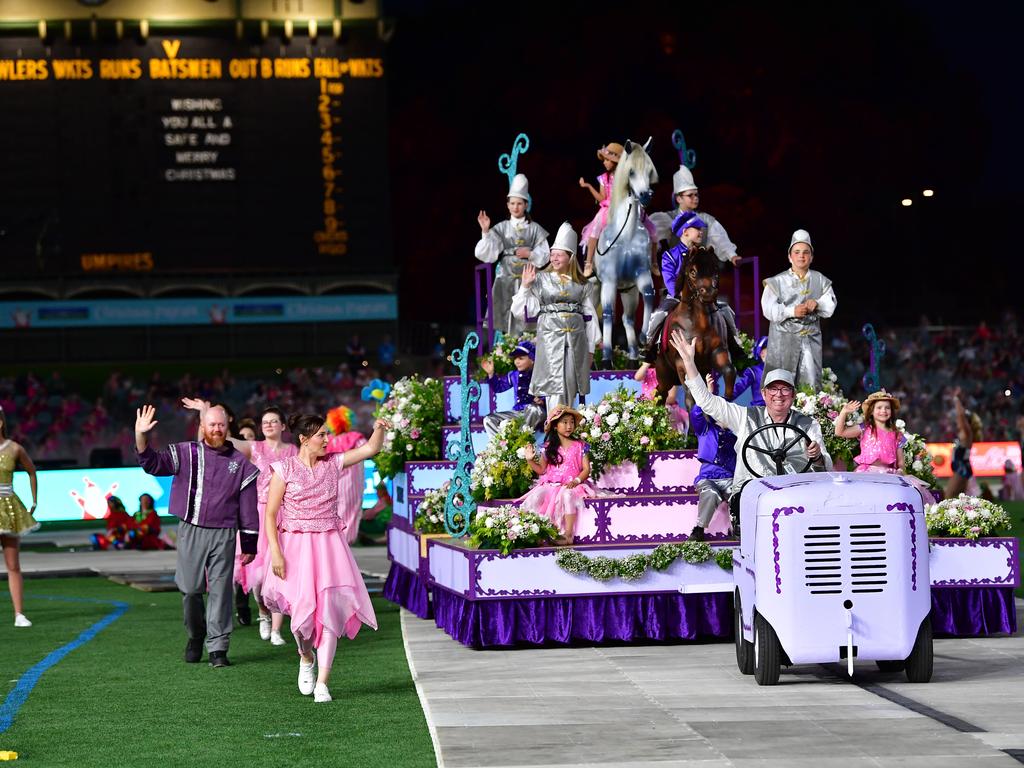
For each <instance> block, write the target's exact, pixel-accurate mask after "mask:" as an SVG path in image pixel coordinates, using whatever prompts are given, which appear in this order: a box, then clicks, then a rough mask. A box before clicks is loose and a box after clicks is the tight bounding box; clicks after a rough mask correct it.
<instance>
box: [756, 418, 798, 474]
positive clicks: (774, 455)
mask: <svg viewBox="0 0 1024 768" xmlns="http://www.w3.org/2000/svg"><path fill="white" fill-rule="evenodd" d="M769 429H782V430H783V431H785V430H787V429H788V430H790V431H792V432H796V437H794V438H793V439H792V440H790V441H789V442H787V443H784V444H783V445H782V447H781V448H775V449H769V448H759V447H757V446H756V445H751V442H752V441H753V439H754V438H755V437H757V436H758V435H760V434H761V433H762V432H767V431H768V430H769ZM801 440H805V441H806V442H807V443H810V442H811V438H810V436H809V435H808V434H807V433H806V432H804V431H803V430H802V429H801V428H800V427H798V426H797V425H796V424H790V423H789V422H787V421H784V422H781V423H779V424H775V423H771V424H762V425H761V426H760V427H758V428H757V429H755V430H754V431H753V432H751V433H750V434H749V435H747V439H746V440H744V441H743V447H742V448H741V449H740V455H741V456H742V457H743V466H745V467H746V468H747V471H748V472H750V474H751V475H753V476H754V477H757V478H761V477H764V475H761V474H758V472H757V471H756V470H755V469H754V468H753V467H751V466H750V462H749V461H747V450H748V449H749V450H751V451H757V452H758V453H763V454H765V455H766V456H768V457H769V458H771V459H772V461H774V462H775V472H776V474H779V475H784V474H786V469H785V467H783V465H782V462H784V461H785V460H786V457H787V456H788V455H789V452H790V450H792V448H793V446H794V445H796V444H797V443H799V442H800V441H801ZM804 459H805V462H804V465H803V466H802V467H801V468H800V470H799V471H798V472H797V473H796V474H798V475H802V474H803V473H804V472H806V471H808V470H809V469H810V468H811V464H813V463H814V461H813V460H812V459H811V458H810V457H809V456H806V455H805V456H804Z"/></svg>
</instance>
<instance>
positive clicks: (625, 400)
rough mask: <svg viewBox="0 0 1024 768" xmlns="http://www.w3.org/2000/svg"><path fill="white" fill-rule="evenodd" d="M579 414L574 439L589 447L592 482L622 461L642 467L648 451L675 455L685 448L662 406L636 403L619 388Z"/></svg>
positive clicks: (651, 401)
mask: <svg viewBox="0 0 1024 768" xmlns="http://www.w3.org/2000/svg"><path fill="white" fill-rule="evenodd" d="M580 413H581V414H582V415H583V418H582V419H581V420H580V423H579V424H577V425H576V437H578V438H579V439H581V440H584V441H586V442H587V443H588V444H589V446H590V477H591V478H592V479H596V478H598V477H600V476H601V473H602V472H603V471H604V469H605V468H606V467H611V466H614V465H616V464H621V463H622V462H624V461H632V462H633V463H634V464H636V465H637V466H643V464H644V463H645V462H646V461H647V453H648V452H649V451H675V450H679V449H681V448H683V447H685V445H686V440H685V438H683V436H682V435H680V434H679V432H677V431H676V430H675V428H674V427H673V426H672V419H671V417H670V415H669V412H668V409H667V408H665V406H664V405H662V404H661V403H660V402H659V401H658V400H657V399H655V400H641V399H638V398H637V397H636V396H635V395H634V394H633V393H632V392H629V391H627V390H626V388H625V387H622V386H619V387H617V388H616V389H615V390H614V391H612V392H609V393H608V394H607V395H605V396H604V397H603V398H601V402H599V403H598V404H597V406H595V407H589V406H588V407H587V408H584V409H583V410H582V411H580Z"/></svg>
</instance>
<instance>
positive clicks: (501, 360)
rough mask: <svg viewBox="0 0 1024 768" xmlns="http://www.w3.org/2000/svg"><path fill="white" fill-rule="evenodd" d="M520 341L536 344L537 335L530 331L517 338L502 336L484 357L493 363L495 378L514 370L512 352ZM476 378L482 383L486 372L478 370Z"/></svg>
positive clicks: (481, 369)
mask: <svg viewBox="0 0 1024 768" xmlns="http://www.w3.org/2000/svg"><path fill="white" fill-rule="evenodd" d="M521 341H531V342H536V341H537V334H535V333H532V332H530V331H523V332H522V333H521V334H519V335H518V336H505V335H502V337H501V341H499V342H498V343H497V344H495V345H494V348H493V349H492V350H491V351H490V352H489V353H488V354H487V355H485V356H484V357H486V358H487V359H488V360H490V361H491V362H492V363H494V375H495V376H504V375H505V374H506V373H508V372H509V371H511V370H512V369H513V368H515V364H514V363H513V362H512V351H513V350H514V349H515V348H516V346H517V345H518V344H519V342H521ZM481 359H483V358H481ZM476 378H477V380H478V381H484V380H485V379H487V378H488V376H487V372H486V371H485V370H484V369H483V368H480V369H478V370H477V372H476Z"/></svg>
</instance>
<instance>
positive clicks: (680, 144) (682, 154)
mask: <svg viewBox="0 0 1024 768" xmlns="http://www.w3.org/2000/svg"><path fill="white" fill-rule="evenodd" d="M672 146H673V147H675V148H676V151H677V152H678V153H679V163H680V165H685V166H686V167H687V168H689V169H690V170H691V171H692V170H693V168H694V166H695V165H697V153H696V151H694V150H692V149H687V148H686V139H684V138H683V132H682V131H681V130H679V129H678V128H676V129H675V130H674V131H672Z"/></svg>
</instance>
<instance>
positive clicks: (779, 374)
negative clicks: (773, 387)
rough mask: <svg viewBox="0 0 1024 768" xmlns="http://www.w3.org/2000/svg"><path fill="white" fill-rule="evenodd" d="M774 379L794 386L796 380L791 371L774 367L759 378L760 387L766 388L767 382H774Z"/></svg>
mask: <svg viewBox="0 0 1024 768" xmlns="http://www.w3.org/2000/svg"><path fill="white" fill-rule="evenodd" d="M776 381H781V382H784V383H786V384H789V386H791V387H793V388H794V389H795V388H796V380H795V379H794V378H793V373H792V372H791V371H787V370H786V369H785V368H774V369H772V370H770V371H768V373H766V374H765V375H764V378H763V379H761V389H768V385H769V384H774V383H775V382H776Z"/></svg>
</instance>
